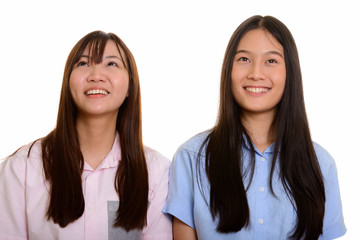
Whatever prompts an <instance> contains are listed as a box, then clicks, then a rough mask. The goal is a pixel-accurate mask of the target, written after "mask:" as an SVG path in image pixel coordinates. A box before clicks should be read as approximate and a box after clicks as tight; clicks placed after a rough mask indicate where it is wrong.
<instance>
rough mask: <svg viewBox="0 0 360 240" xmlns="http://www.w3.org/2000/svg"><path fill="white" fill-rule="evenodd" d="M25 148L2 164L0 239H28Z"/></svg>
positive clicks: (0, 167) (0, 178) (0, 173)
mask: <svg viewBox="0 0 360 240" xmlns="http://www.w3.org/2000/svg"><path fill="white" fill-rule="evenodd" d="M22 155H25V153H24V149H20V150H19V151H18V152H17V153H16V154H15V155H13V156H11V157H9V158H7V159H6V160H5V161H3V162H2V163H1V164H0V239H9V240H10V239H13V240H20V239H27V225H26V216H25V179H26V158H25V157H23V156H22Z"/></svg>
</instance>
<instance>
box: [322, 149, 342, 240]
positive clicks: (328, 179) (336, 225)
mask: <svg viewBox="0 0 360 240" xmlns="http://www.w3.org/2000/svg"><path fill="white" fill-rule="evenodd" d="M319 157H321V158H327V159H328V161H329V162H330V164H329V166H328V168H327V171H326V172H323V175H324V185H325V197H326V199H325V216H324V225H323V234H322V235H321V236H320V238H319V239H321V240H327V239H335V238H339V237H341V236H343V235H344V234H345V233H346V227H345V224H344V217H343V212H342V204H341V197H340V189H339V182H338V175H337V170H336V165H335V161H334V160H333V158H332V157H331V156H330V154H329V153H327V152H326V151H325V152H323V154H321V155H320V156H318V158H319Z"/></svg>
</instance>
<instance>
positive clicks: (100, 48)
mask: <svg viewBox="0 0 360 240" xmlns="http://www.w3.org/2000/svg"><path fill="white" fill-rule="evenodd" d="M109 40H111V41H113V42H114V43H115V45H116V48H117V50H118V52H119V55H120V58H121V61H122V62H123V64H124V66H125V68H126V69H127V66H128V64H127V62H126V61H124V57H123V54H122V51H121V46H120V45H119V42H118V41H117V39H116V38H115V37H113V35H112V34H111V33H105V32H101V31H99V32H94V33H93V34H89V35H88V36H87V38H85V39H84V41H83V42H82V43H81V45H80V46H79V49H78V51H77V54H76V56H75V58H74V64H75V63H77V62H78V61H79V60H80V58H81V57H82V56H84V55H85V56H88V57H89V63H91V64H99V63H101V62H102V60H103V55H104V50H105V46H106V43H107V42H108V41H109ZM73 66H74V65H73Z"/></svg>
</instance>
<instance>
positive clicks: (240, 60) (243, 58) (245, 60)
mask: <svg viewBox="0 0 360 240" xmlns="http://www.w3.org/2000/svg"><path fill="white" fill-rule="evenodd" d="M238 61H239V62H249V61H250V59H248V58H247V57H240V58H239V59H238Z"/></svg>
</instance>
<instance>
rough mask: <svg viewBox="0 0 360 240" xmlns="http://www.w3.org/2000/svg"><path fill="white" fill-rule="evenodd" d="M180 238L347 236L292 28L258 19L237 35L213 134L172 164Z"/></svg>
mask: <svg viewBox="0 0 360 240" xmlns="http://www.w3.org/2000/svg"><path fill="white" fill-rule="evenodd" d="M169 187H170V189H169V194H168V200H167V203H166V205H165V207H164V212H166V213H168V214H170V215H172V216H173V233H174V239H175V240H177V239H187V240H190V239H206V240H209V239H216V240H218V239H288V238H290V239H333V238H337V237H340V236H342V235H343V234H345V232H346V228H345V225H344V221H343V215H342V210H341V199H340V193H339V186H338V179H337V172H336V166H335V163H334V160H333V159H332V157H331V156H330V155H329V154H328V153H327V152H326V150H324V149H323V148H322V147H321V146H319V145H318V144H316V143H313V142H312V140H311V136H310V131H309V126H308V122H307V117H306V112H305V105H304V96H303V89H302V79H301V71H300V64H299V57H298V53H297V48H296V45H295V41H294V39H293V37H292V35H291V33H290V31H289V30H288V29H287V27H286V26H285V25H284V24H283V23H282V22H280V21H279V20H277V19H276V18H274V17H271V16H265V17H262V16H253V17H251V18H249V19H247V20H246V21H244V22H243V23H242V24H241V25H240V26H239V27H238V28H237V29H236V31H235V32H234V33H233V35H232V37H231V39H230V41H229V44H228V47H227V49H226V53H225V57H224V62H223V66H222V73H221V87H220V105H219V113H218V119H217V123H216V125H215V126H214V127H213V128H212V129H211V130H209V131H206V132H203V133H201V134H198V135H196V136H195V137H193V138H191V139H190V140H189V141H187V142H186V143H184V144H183V145H182V146H181V147H180V148H179V149H178V151H177V153H176V154H175V156H174V159H173V161H172V167H171V173H170V185H169Z"/></svg>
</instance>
